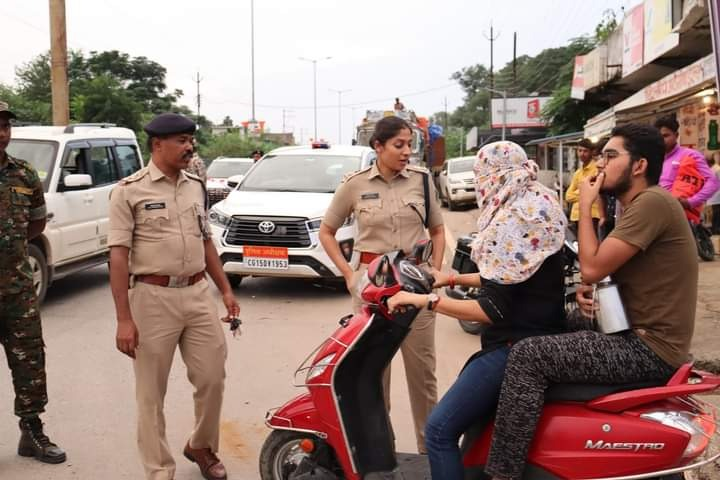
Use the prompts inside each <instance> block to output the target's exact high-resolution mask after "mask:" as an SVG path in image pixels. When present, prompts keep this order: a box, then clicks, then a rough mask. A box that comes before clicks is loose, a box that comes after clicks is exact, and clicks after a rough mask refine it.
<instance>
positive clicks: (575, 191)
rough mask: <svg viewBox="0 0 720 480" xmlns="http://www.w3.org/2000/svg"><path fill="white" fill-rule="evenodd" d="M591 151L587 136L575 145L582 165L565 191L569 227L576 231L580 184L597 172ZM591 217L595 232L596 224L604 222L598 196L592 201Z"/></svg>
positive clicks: (599, 224) (578, 217) (600, 224)
mask: <svg viewBox="0 0 720 480" xmlns="http://www.w3.org/2000/svg"><path fill="white" fill-rule="evenodd" d="M592 153H593V143H592V142H591V141H590V140H588V139H587V138H584V139H582V140H581V141H580V143H579V144H578V147H577V156H578V158H579V159H580V162H581V163H582V165H581V166H580V168H578V169H577V170H576V171H575V173H574V174H573V177H572V181H571V182H570V186H569V187H568V189H567V191H566V192H565V201H566V202H567V203H568V204H569V205H570V206H571V210H570V227H571V228H572V230H573V231H574V232H577V222H578V220H579V219H580V204H579V201H580V184H581V183H582V182H583V180H585V179H586V178H588V177H594V176H596V175H597V174H598V170H597V166H596V164H595V160H594V159H593V155H592ZM592 218H593V225H595V231H596V232H597V229H598V226H602V225H603V224H604V223H605V208H604V206H603V205H602V202H601V200H600V199H599V198H598V200H597V201H596V202H595V203H593V206H592Z"/></svg>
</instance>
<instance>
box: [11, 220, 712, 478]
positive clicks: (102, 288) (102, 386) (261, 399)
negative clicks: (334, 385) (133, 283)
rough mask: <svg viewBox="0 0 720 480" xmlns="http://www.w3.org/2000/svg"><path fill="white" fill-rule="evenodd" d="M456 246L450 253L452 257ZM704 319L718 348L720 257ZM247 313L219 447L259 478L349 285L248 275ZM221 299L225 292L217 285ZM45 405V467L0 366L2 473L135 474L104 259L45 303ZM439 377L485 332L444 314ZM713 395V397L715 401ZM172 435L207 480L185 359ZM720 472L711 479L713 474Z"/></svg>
mask: <svg viewBox="0 0 720 480" xmlns="http://www.w3.org/2000/svg"><path fill="white" fill-rule="evenodd" d="M444 213H445V219H446V222H447V223H446V225H447V226H448V227H449V228H448V230H449V235H448V242H449V244H450V245H449V246H448V250H451V249H452V247H453V246H454V238H455V237H456V236H458V235H459V234H462V233H466V232H469V231H472V230H473V229H474V225H475V220H474V214H475V213H476V210H472V209H468V210H461V211H459V212H447V211H445V212H444ZM447 259H449V256H448V255H446V261H447ZM700 271H701V278H700V295H699V302H698V306H699V310H698V316H697V319H698V325H697V328H696V335H695V341H694V344H693V351H694V352H695V353H696V355H697V356H698V357H700V358H716V357H717V356H718V355H717V353H718V352H717V348H718V347H717V345H720V329H719V328H718V327H719V326H720V313H719V310H718V308H720V307H719V306H720V289H718V288H717V285H719V284H720V262H717V261H716V262H712V263H701V268H700ZM236 293H237V295H238V297H239V299H240V302H241V306H242V317H243V319H244V320H245V324H244V326H243V329H244V334H243V336H242V337H240V339H239V340H233V339H232V338H231V337H229V338H230V339H229V354H228V361H227V372H228V377H227V383H226V396H225V406H224V411H223V423H222V444H221V457H222V458H223V460H224V461H225V464H226V465H227V467H228V469H229V471H230V473H231V478H233V479H243V480H245V479H248V480H249V479H257V478H258V474H257V458H258V452H259V449H260V446H261V445H262V442H263V440H264V439H265V436H266V435H267V433H268V430H267V429H266V427H265V426H264V424H263V418H264V414H265V411H266V410H267V409H268V408H270V407H274V406H278V405H280V404H282V403H283V402H284V401H286V400H287V399H289V398H291V396H293V395H295V394H297V393H298V392H299V390H298V389H296V388H294V387H292V374H293V372H294V370H295V368H296V367H297V366H298V365H299V364H300V362H301V361H302V360H303V359H304V358H305V356H306V355H307V354H308V353H309V352H310V351H311V350H312V349H313V348H314V347H315V346H316V345H317V344H319V343H320V342H321V341H322V340H324V339H325V338H326V336H327V335H328V334H329V333H330V332H332V331H333V330H334V329H335V327H336V325H337V320H338V319H339V318H340V317H341V316H342V315H344V314H346V313H348V311H349V303H350V300H349V298H348V295H347V293H345V292H343V291H340V290H337V289H333V288H330V287H327V286H322V285H316V284H313V283H311V282H302V281H293V280H275V279H262V278H260V279H246V280H245V281H244V282H243V284H242V286H241V287H240V288H239V289H237V290H236ZM216 300H217V302H218V305H220V303H221V302H220V300H219V297H218V296H217V295H216ZM43 327H44V329H45V340H46V342H47V345H48V346H47V356H48V376H49V391H50V392H49V393H50V405H49V406H48V412H47V414H46V415H44V417H43V418H44V420H45V421H46V423H47V429H48V431H49V432H50V433H51V435H52V438H53V439H56V440H57V441H58V442H59V443H61V444H62V446H63V447H64V448H65V449H67V451H68V462H67V463H66V464H63V465H58V466H51V465H41V464H38V463H36V462H34V461H32V460H28V459H23V458H19V457H17V456H16V455H15V448H16V446H17V439H18V431H17V423H16V419H15V417H14V416H13V415H12V395H11V391H12V390H11V383H10V378H9V372H8V371H7V368H4V367H3V368H0V478H1V479H2V480H5V479H13V480H14V479H18V478H23V479H26V480H41V479H43V480H45V479H48V480H68V479H83V480H86V479H95V478H102V479H109V480H116V479H118V480H119V479H139V478H142V470H141V467H140V464H139V461H138V456H137V452H136V448H135V438H134V435H135V433H134V432H135V425H134V424H135V405H134V398H133V390H134V389H133V375H132V369H131V364H130V361H129V360H128V359H127V358H125V357H124V356H122V355H121V354H120V353H118V352H117V351H116V350H115V346H114V332H115V319H114V310H113V306H112V300H111V297H110V288H109V285H108V280H107V270H106V269H105V268H104V267H101V268H96V269H94V270H91V271H88V272H85V273H82V274H79V275H75V276H73V277H70V278H67V279H64V280H61V281H59V282H57V284H55V285H54V286H53V288H52V289H51V290H50V292H49V293H48V297H47V300H46V302H45V304H44V305H43ZM437 345H438V353H439V358H438V369H437V370H438V378H439V382H440V391H441V392H444V391H445V390H446V389H447V387H448V386H449V385H450V383H451V382H452V381H453V379H454V378H455V376H456V374H457V372H458V370H459V368H460V367H461V366H462V364H463V363H464V361H465V359H466V358H467V357H468V356H469V354H470V353H472V352H474V351H475V350H476V349H477V348H478V346H479V341H478V339H477V338H476V337H473V336H470V335H467V334H465V333H463V332H462V331H461V330H460V328H459V327H458V326H457V323H456V322H455V321H454V320H452V319H449V318H447V317H443V316H441V317H440V320H439V321H438V324H437ZM401 363H402V360H401V358H400V357H398V358H397V359H396V360H395V364H394V366H393V383H392V393H391V394H392V403H393V415H392V416H393V422H394V425H395V431H396V434H397V437H398V438H397V443H398V447H399V449H400V450H402V451H414V448H415V442H414V437H413V434H412V423H411V417H410V413H409V402H408V400H407V389H406V386H405V382H404V378H403V370H402V367H401ZM715 400H716V401H717V398H716V399H715ZM166 415H167V424H168V427H167V429H168V438H169V441H170V444H171V445H172V448H173V450H174V452H175V454H176V459H177V461H178V471H177V477H176V478H177V480H190V479H200V476H199V474H198V473H197V470H196V468H195V467H194V466H193V465H190V464H189V463H188V462H187V461H185V460H184V458H182V456H181V451H182V447H183V445H184V443H185V441H186V439H187V435H188V433H189V432H190V429H191V427H192V418H193V417H192V416H193V413H192V389H191V387H190V385H189V383H188V382H187V380H186V379H185V368H184V366H183V364H182V362H181V361H180V360H179V358H177V359H176V362H175V364H174V366H173V370H172V373H171V377H170V383H169V388H168V394H167V401H166ZM712 478H715V477H712Z"/></svg>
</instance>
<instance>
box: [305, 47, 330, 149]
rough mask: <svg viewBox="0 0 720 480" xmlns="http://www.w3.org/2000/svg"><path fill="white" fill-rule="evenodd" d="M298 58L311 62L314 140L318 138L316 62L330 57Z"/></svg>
mask: <svg viewBox="0 0 720 480" xmlns="http://www.w3.org/2000/svg"><path fill="white" fill-rule="evenodd" d="M298 58H299V59H300V60H302V61H304V62H310V63H312V64H313V125H314V132H315V133H314V135H315V140H317V139H318V135H317V62H320V61H322V60H330V59H331V58H332V57H323V58H305V57H298Z"/></svg>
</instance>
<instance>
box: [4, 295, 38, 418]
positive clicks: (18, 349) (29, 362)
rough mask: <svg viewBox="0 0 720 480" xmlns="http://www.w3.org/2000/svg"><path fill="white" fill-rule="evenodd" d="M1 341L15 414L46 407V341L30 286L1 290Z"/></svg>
mask: <svg viewBox="0 0 720 480" xmlns="http://www.w3.org/2000/svg"><path fill="white" fill-rule="evenodd" d="M0 343H2V345H3V347H4V348H5V355H6V356H7V362H8V366H9V367H10V371H11V372H12V379H13V386H14V387H15V415H17V416H18V417H31V416H35V415H39V414H40V413H42V412H44V411H45V405H46V404H47V401H48V399H47V387H46V382H45V344H44V342H43V338H42V324H41V322H40V310H39V309H38V304H37V298H36V297H35V292H34V291H33V290H32V289H24V291H21V292H18V293H2V292H0Z"/></svg>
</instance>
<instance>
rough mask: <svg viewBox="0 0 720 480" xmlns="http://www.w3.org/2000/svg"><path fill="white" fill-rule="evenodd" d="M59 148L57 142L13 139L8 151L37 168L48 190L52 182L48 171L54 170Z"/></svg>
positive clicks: (12, 155) (44, 186)
mask: <svg viewBox="0 0 720 480" xmlns="http://www.w3.org/2000/svg"><path fill="white" fill-rule="evenodd" d="M57 148H58V144H57V142H50V141H38V140H18V139H13V140H10V144H9V145H8V147H7V153H8V155H10V156H11V157H15V158H18V159H20V160H25V161H26V162H28V163H29V164H30V165H32V166H33V168H34V169H35V170H37V172H38V176H39V177H40V181H41V182H42V184H43V188H44V190H45V191H46V192H47V190H48V184H49V183H50V176H49V174H48V173H49V172H52V167H53V162H54V161H55V155H56V153H57Z"/></svg>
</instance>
